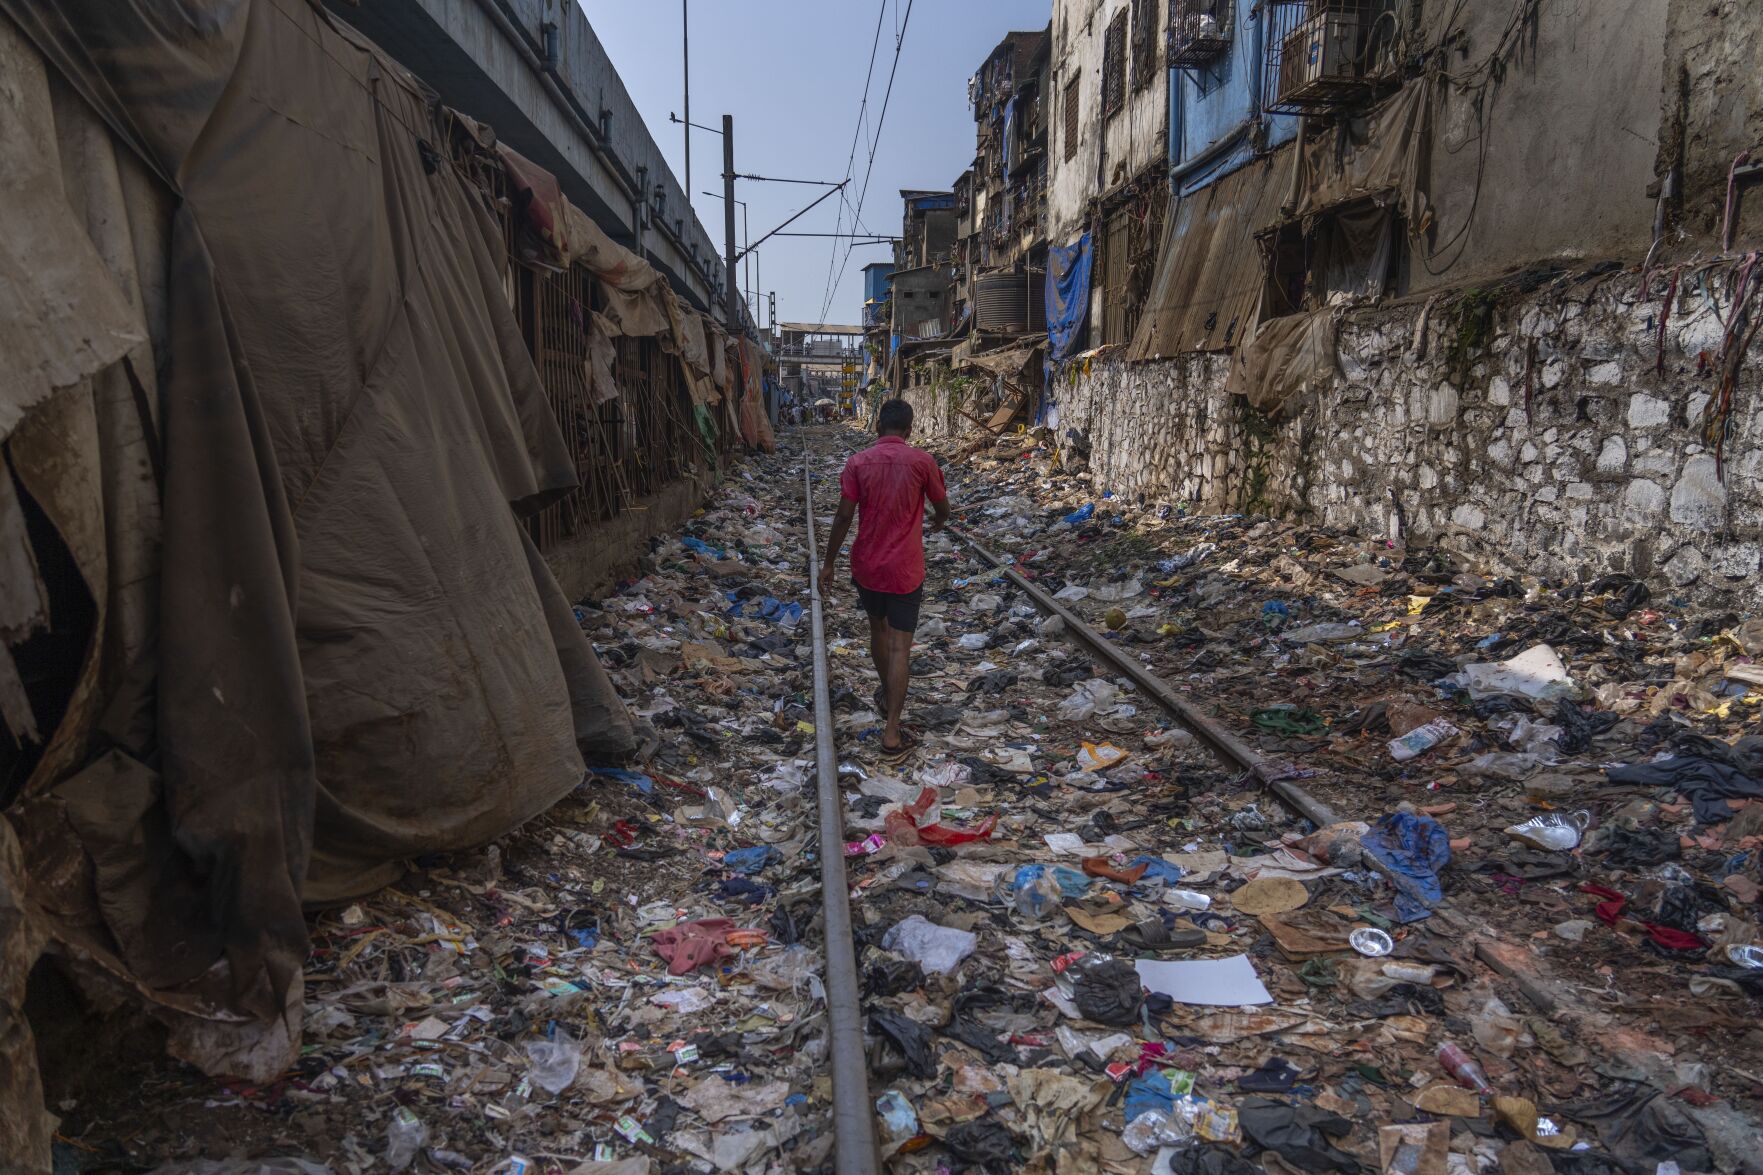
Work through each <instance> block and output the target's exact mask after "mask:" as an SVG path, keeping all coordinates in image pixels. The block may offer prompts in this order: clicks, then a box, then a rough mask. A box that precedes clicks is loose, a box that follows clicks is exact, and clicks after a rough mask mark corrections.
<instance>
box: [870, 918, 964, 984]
mask: <svg viewBox="0 0 1763 1175" xmlns="http://www.w3.org/2000/svg"><path fill="white" fill-rule="evenodd" d="M978 946H979V936H978V935H977V934H974V933H972V932H971V931H967V930H956V929H955V928H954V927H952V926H938V925H937V924H936V923H935V922H932V921H930V920H929V919H928V918H926V917H925V916H924V915H923V914H913V915H911V916H910V917H908V918H904V919H902V920H901V921H899V922H896V923H894V925H893V926H891V927H889V928H888V932H887V933H886V934H885V935H883V936H882V949H883V950H889V951H893V952H894V953H895V954H897V955H900V956H902V957H904V958H907V959H911V960H912V961H913V962H914V963H917V964H918V965H919V966H920V967H922V968H924V973H925V974H926V975H947V974H949V973H950V972H952V971H954V970H955V968H957V967H959V966H960V965H961V961H962V960H963V959H965V958H967V956H969V955H971V954H973V952H974V949H975V948H976V947H978Z"/></svg>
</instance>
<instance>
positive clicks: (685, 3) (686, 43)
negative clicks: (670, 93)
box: [679, 0, 692, 209]
mask: <svg viewBox="0 0 1763 1175" xmlns="http://www.w3.org/2000/svg"><path fill="white" fill-rule="evenodd" d="M679 43H680V51H681V52H682V53H683V54H684V55H685V66H684V68H683V69H682V70H681V76H682V77H683V78H684V79H685V88H686V97H685V103H686V117H685V119H684V126H685V128H686V207H687V208H688V209H690V208H691V206H692V0H679Z"/></svg>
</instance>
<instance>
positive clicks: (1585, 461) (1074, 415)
mask: <svg viewBox="0 0 1763 1175" xmlns="http://www.w3.org/2000/svg"><path fill="white" fill-rule="evenodd" d="M1709 280H1710V282H1711V283H1712V284H1713V287H1714V288H1715V290H1716V292H1717V296H1720V301H1721V304H1722V305H1723V306H1724V305H1726V303H1727V299H1726V298H1725V297H1724V296H1723V295H1719V294H1718V291H1719V290H1723V289H1724V282H1723V279H1720V278H1716V277H1713V276H1711V277H1710V279H1709ZM1655 288H1656V289H1658V288H1659V287H1658V286H1657V285H1656V287H1655ZM1636 290H1637V283H1636V280H1635V278H1634V276H1633V275H1632V274H1622V275H1616V276H1614V277H1611V278H1608V279H1604V280H1602V281H1598V280H1593V281H1584V282H1579V283H1574V284H1569V285H1568V286H1567V287H1566V288H1565V289H1561V290H1557V291H1555V292H1552V293H1546V294H1538V295H1534V296H1525V297H1521V298H1518V299H1516V300H1513V301H1504V302H1502V303H1500V304H1499V305H1498V307H1497V308H1496V309H1495V310H1494V312H1493V315H1492V321H1491V323H1490V324H1489V325H1488V326H1487V327H1486V329H1485V331H1484V332H1483V333H1481V334H1480V335H1479V336H1478V335H1477V334H1476V332H1475V331H1473V330H1470V329H1467V328H1465V326H1464V325H1463V323H1464V319H1463V317H1462V311H1463V309H1464V307H1466V306H1471V305H1472V303H1471V302H1469V301H1465V300H1458V301H1453V302H1444V301H1435V302H1433V303H1431V304H1430V305H1424V304H1418V303H1409V304H1406V305H1403V306H1398V307H1391V308H1384V309H1379V310H1373V311H1364V312H1360V313H1359V314H1358V315H1356V316H1354V317H1351V318H1349V319H1348V320H1347V321H1345V322H1344V323H1343V326H1342V329H1341V333H1340V338H1339V343H1338V349H1337V361H1338V371H1337V373H1336V375H1335V377H1334V378H1333V380H1332V381H1331V382H1330V383H1329V384H1328V386H1326V387H1324V388H1321V389H1318V390H1316V391H1314V392H1313V393H1312V394H1311V396H1310V399H1309V401H1308V402H1307V404H1306V405H1305V407H1304V408H1303V410H1302V411H1301V412H1300V413H1299V415H1298V416H1297V417H1296V418H1294V419H1292V420H1289V421H1285V422H1281V423H1275V422H1272V421H1269V420H1267V419H1266V418H1264V417H1261V416H1259V415H1258V414H1256V413H1253V412H1251V411H1249V410H1248V409H1247V408H1246V407H1243V406H1242V405H1241V403H1240V401H1239V402H1233V401H1232V399H1231V398H1230V397H1228V396H1227V395H1225V393H1224V379H1225V374H1226V359H1225V357H1224V356H1207V355H1190V356H1185V357H1182V358H1179V359H1175V360H1168V361H1159V362H1154V363H1145V364H1128V363H1126V362H1124V361H1118V360H1117V361H1107V360H1106V359H1100V358H1099V359H1096V360H1094V361H1092V364H1091V366H1090V367H1089V369H1088V372H1087V374H1086V373H1082V372H1080V373H1078V374H1076V375H1075V376H1068V377H1067V378H1066V379H1065V380H1063V381H1061V382H1060V385H1059V387H1058V391H1057V393H1056V394H1057V397H1058V403H1059V409H1060V431H1061V434H1062V435H1065V434H1067V432H1068V430H1072V429H1076V430H1079V433H1080V439H1082V440H1087V442H1088V444H1089V446H1090V462H1091V468H1092V470H1093V471H1094V474H1095V485H1096V487H1097V488H1098V489H1109V490H1113V491H1114V492H1116V493H1123V494H1126V495H1129V496H1132V495H1143V496H1144V497H1145V498H1146V499H1147V500H1151V501H1160V502H1172V503H1184V504H1186V505H1188V506H1189V507H1190V508H1192V509H1196V510H1200V511H1209V512H1210V511H1239V510H1247V511H1267V512H1274V513H1283V514H1299V515H1306V516H1309V517H1311V518H1314V519H1316V520H1318V521H1321V522H1323V523H1325V524H1328V525H1331V526H1338V527H1341V528H1345V529H1350V530H1354V531H1357V532H1359V533H1361V534H1364V535H1387V534H1391V533H1406V534H1407V535H1408V536H1409V537H1410V540H1411V541H1415V542H1437V543H1439V544H1441V545H1443V546H1446V547H1448V548H1451V549H1454V550H1457V551H1460V552H1462V553H1464V554H1468V555H1472V556H1475V557H1477V558H1478V559H1483V560H1486V561H1488V562H1490V563H1491V564H1493V565H1504V566H1506V567H1508V568H1511V569H1515V570H1523V571H1527V572H1531V573H1534V574H1539V575H1546V576H1552V577H1558V578H1566V579H1577V578H1587V577H1594V576H1597V575H1601V574H1605V573H1607V572H1612V571H1624V572H1630V573H1632V574H1636V575H1639V576H1642V577H1645V578H1648V579H1649V580H1651V581H1652V582H1653V583H1654V584H1655V586H1656V587H1669V588H1670V589H1671V590H1672V591H1673V593H1674V594H1680V595H1685V596H1692V597H1696V598H1699V599H1703V600H1708V601H1718V600H1720V599H1723V598H1724V599H1729V600H1730V601H1731V602H1732V604H1734V605H1735V606H1753V605H1754V604H1755V603H1756V602H1757V601H1758V600H1759V599H1760V598H1763V590H1760V588H1759V583H1760V582H1763V580H1760V578H1759V577H1758V575H1757V572H1758V564H1759V538H1760V536H1763V489H1760V488H1759V483H1758V479H1759V476H1763V410H1760V409H1759V407H1758V400H1759V396H1760V395H1763V346H1758V347H1753V350H1752V352H1751V354H1750V355H1749V356H1748V357H1747V362H1746V364H1745V365H1744V367H1743V369H1742V370H1741V373H1740V378H1739V381H1738V385H1737V391H1736V393H1735V396H1734V404H1733V409H1732V415H1731V420H1730V431H1729V433H1728V437H1727V440H1726V444H1725V450H1724V470H1723V472H1717V469H1716V455H1715V452H1714V449H1713V447H1712V446H1711V445H1710V444H1709V442H1708V440H1707V437H1706V435H1705V433H1704V427H1703V424H1704V416H1705V412H1706V410H1707V409H1708V408H1709V405H1710V401H1711V400H1712V398H1713V396H1714V394H1715V393H1716V391H1717V387H1718V377H1717V376H1716V375H1715V373H1714V370H1713V362H1712V360H1713V357H1714V356H1715V355H1716V354H1717V353H1718V352H1719V349H1720V344H1721V336H1722V330H1723V328H1722V326H1721V324H1720V321H1719V320H1718V319H1717V318H1716V316H1715V314H1714V311H1713V310H1712V309H1711V308H1710V306H1709V305H1708V303H1707V302H1706V301H1701V300H1700V299H1699V295H1689V296H1687V297H1686V299H1685V301H1690V302H1698V303H1699V304H1698V305H1696V306H1695V307H1693V308H1692V307H1691V306H1688V305H1679V307H1678V308H1677V309H1676V310H1675V311H1674V314H1673V316H1672V318H1671V319H1670V321H1669V324H1668V328H1667V331H1666V346H1665V364H1664V368H1665V371H1664V375H1663V376H1661V375H1660V374H1658V373H1657V372H1656V371H1655V363H1656V350H1655V342H1654V340H1655V337H1656V334H1657V327H1658V321H1659V317H1658V316H1659V311H1660V306H1661V302H1660V301H1659V300H1657V299H1655V300H1654V301H1652V302H1642V301H1640V300H1639V299H1638V297H1637V293H1636ZM1470 297H1473V295H1470ZM1422 316H1425V318H1426V323H1427V325H1426V327H1425V329H1424V330H1423V331H1419V332H1418V334H1420V335H1421V336H1422V337H1423V345H1421V346H1417V345H1416V336H1417V329H1416V328H1417V326H1418V325H1419V322H1420V320H1421V318H1422ZM1704 355H1705V356H1706V357H1707V359H1706V361H1704V360H1703V358H1702V357H1703V356H1704ZM1465 362H1466V363H1467V373H1466V374H1464V373H1463V369H1464V365H1465ZM1527 389H1528V391H1527ZM1067 443H1068V444H1069V443H1070V442H1069V441H1068V442H1067Z"/></svg>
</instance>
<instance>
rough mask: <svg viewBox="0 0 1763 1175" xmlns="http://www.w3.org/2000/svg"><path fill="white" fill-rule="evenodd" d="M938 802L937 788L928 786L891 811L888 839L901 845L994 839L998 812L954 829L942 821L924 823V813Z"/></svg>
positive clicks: (960, 842)
mask: <svg viewBox="0 0 1763 1175" xmlns="http://www.w3.org/2000/svg"><path fill="white" fill-rule="evenodd" d="M936 802H937V789H936V788H934V787H927V788H925V789H924V790H923V791H921V792H919V793H918V798H917V799H916V800H913V801H912V802H911V803H910V804H905V805H902V806H901V807H900V809H899V810H898V811H895V812H890V813H888V818H887V821H886V824H887V833H888V839H890V840H894V841H899V842H900V843H902V844H906V845H913V844H926V845H964V844H969V843H971V842H973V841H976V840H989V839H991V835H992V830H993V829H994V828H996V827H997V826H998V817H997V815H996V814H993V815H991V816H987V817H986V818H985V819H984V820H981V821H980V822H979V823H978V824H975V825H973V826H972V827H971V828H952V827H949V826H947V825H943V824H925V825H920V824H919V823H918V822H919V821H920V820H923V819H924V817H925V813H927V812H929V811H930V810H931V806H932V805H933V804H935V803H936Z"/></svg>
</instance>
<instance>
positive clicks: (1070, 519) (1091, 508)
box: [1065, 502, 1096, 526]
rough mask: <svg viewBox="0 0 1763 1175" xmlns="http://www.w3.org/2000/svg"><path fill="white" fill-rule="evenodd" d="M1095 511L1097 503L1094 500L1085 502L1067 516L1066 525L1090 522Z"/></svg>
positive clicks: (1079, 524)
mask: <svg viewBox="0 0 1763 1175" xmlns="http://www.w3.org/2000/svg"><path fill="white" fill-rule="evenodd" d="M1095 513H1096V504H1095V503H1094V502H1085V503H1084V504H1083V505H1082V506H1079V507H1078V508H1077V509H1076V510H1073V511H1072V512H1071V513H1070V514H1067V515H1066V516H1065V525H1066V526H1081V525H1083V524H1084V523H1086V522H1088V521H1089V520H1090V518H1091V517H1092V516H1093V515H1094V514H1095Z"/></svg>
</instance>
